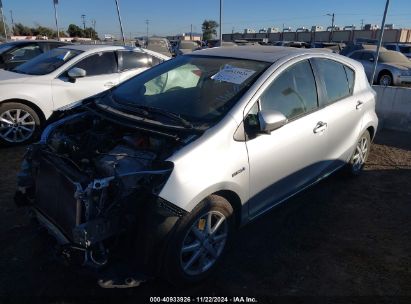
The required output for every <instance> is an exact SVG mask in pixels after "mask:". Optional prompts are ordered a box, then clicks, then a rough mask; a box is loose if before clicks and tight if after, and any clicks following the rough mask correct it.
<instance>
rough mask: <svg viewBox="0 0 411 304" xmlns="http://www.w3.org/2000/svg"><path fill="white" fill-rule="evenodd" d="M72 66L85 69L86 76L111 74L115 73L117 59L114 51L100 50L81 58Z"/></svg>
mask: <svg viewBox="0 0 411 304" xmlns="http://www.w3.org/2000/svg"><path fill="white" fill-rule="evenodd" d="M74 67H76V68H80V69H83V70H85V71H86V73H87V74H86V76H98V75H106V74H113V73H117V59H116V55H115V54H114V52H101V53H98V54H95V55H91V56H90V57H87V58H85V59H83V60H81V61H80V62H78V63H76V64H75V66H74ZM74 67H73V68H74Z"/></svg>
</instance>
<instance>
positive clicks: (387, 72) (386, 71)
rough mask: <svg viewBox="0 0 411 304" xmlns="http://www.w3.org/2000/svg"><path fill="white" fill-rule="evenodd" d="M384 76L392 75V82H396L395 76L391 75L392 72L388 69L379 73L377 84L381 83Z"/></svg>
mask: <svg viewBox="0 0 411 304" xmlns="http://www.w3.org/2000/svg"><path fill="white" fill-rule="evenodd" d="M384 74H388V75H390V76H391V79H392V81H393V82H394V76H393V74H392V73H391V71H390V70H388V69H382V70H381V71H380V72H379V73H378V77H377V83H379V81H380V78H381V76H382V75H384Z"/></svg>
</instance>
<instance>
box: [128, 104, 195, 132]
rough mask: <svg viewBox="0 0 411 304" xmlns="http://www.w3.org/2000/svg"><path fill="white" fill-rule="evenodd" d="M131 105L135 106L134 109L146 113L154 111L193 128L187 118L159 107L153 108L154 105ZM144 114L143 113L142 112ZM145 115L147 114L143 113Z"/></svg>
mask: <svg viewBox="0 0 411 304" xmlns="http://www.w3.org/2000/svg"><path fill="white" fill-rule="evenodd" d="M133 107H135V108H136V109H139V110H142V111H145V112H146V113H147V114H148V113H150V112H151V113H156V114H160V115H163V116H165V117H167V118H171V119H172V120H174V121H177V122H179V123H180V125H182V126H183V127H185V128H189V129H192V128H193V124H192V123H191V122H189V121H188V120H186V119H184V118H183V117H181V116H180V115H178V114H175V113H172V112H169V111H166V110H163V109H160V108H154V107H149V106H143V105H133ZM142 114H143V115H144V113H142ZM145 116H147V115H145Z"/></svg>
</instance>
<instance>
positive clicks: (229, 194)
mask: <svg viewBox="0 0 411 304" xmlns="http://www.w3.org/2000/svg"><path fill="white" fill-rule="evenodd" d="M211 195H217V196H221V197H222V198H224V199H226V200H227V202H228V203H229V204H230V205H231V206H232V207H233V211H234V219H235V226H236V227H237V228H238V227H240V226H241V222H242V216H241V215H242V204H241V199H240V197H239V196H238V194H237V193H235V192H234V191H231V190H220V191H217V192H214V193H213V194H211Z"/></svg>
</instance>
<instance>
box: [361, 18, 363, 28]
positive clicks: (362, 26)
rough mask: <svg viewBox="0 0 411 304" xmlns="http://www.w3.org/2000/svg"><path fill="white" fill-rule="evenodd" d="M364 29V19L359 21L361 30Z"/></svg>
mask: <svg viewBox="0 0 411 304" xmlns="http://www.w3.org/2000/svg"><path fill="white" fill-rule="evenodd" d="M363 29H364V19H361V30H363Z"/></svg>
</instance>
